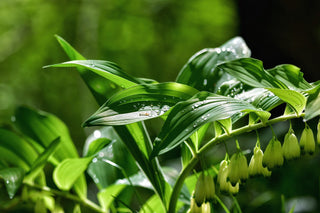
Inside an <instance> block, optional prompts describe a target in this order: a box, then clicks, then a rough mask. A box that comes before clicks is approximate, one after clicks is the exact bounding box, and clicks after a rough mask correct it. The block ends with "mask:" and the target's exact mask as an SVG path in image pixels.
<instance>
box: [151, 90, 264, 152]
mask: <svg viewBox="0 0 320 213" xmlns="http://www.w3.org/2000/svg"><path fill="white" fill-rule="evenodd" d="M249 111H253V112H255V113H257V114H258V115H259V117H260V118H261V119H262V120H263V121H265V120H267V119H268V118H269V116H270V113H269V112H266V111H263V110H259V109H257V108H255V107H254V106H253V105H251V104H249V103H247V102H245V101H241V100H237V99H234V98H230V97H225V96H220V95H217V94H213V93H208V92H200V93H198V94H197V95H195V96H194V97H193V98H191V99H189V100H187V101H184V102H179V103H178V104H177V105H176V106H175V107H174V108H173V109H172V111H171V112H170V114H169V115H168V118H167V120H166V122H165V123H164V125H163V127H162V129H161V132H160V133H159V136H158V137H157V138H156V140H155V143H154V149H153V151H152V154H151V156H152V157H154V156H157V155H158V154H163V153H165V152H168V151H170V150H172V149H173V148H175V147H176V146H178V145H179V144H181V143H182V142H183V141H184V140H186V139H187V138H188V137H189V136H190V135H191V134H192V133H194V132H195V131H196V130H197V129H199V128H200V127H201V126H202V125H204V124H206V123H208V122H212V121H217V120H223V119H226V118H229V117H231V116H232V115H235V114H237V113H241V112H249Z"/></svg>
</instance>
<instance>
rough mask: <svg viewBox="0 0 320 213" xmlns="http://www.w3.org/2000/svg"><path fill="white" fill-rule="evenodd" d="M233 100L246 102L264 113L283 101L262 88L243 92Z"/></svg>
mask: <svg viewBox="0 0 320 213" xmlns="http://www.w3.org/2000/svg"><path fill="white" fill-rule="evenodd" d="M234 98H235V99H239V100H243V101H246V102H248V103H250V104H252V105H253V106H255V107H256V108H258V109H259V108H261V109H263V110H265V111H270V110H271V109H273V108H275V107H277V106H278V105H280V104H281V103H283V101H282V100H281V99H280V98H279V97H278V96H275V95H274V94H273V93H272V92H270V91H269V90H267V89H263V88H254V89H251V90H248V91H245V92H242V93H240V94H238V95H236V96H235V97H234Z"/></svg>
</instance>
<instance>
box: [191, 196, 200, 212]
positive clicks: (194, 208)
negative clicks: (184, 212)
mask: <svg viewBox="0 0 320 213" xmlns="http://www.w3.org/2000/svg"><path fill="white" fill-rule="evenodd" d="M201 212H202V206H200V207H199V206H198V205H197V204H196V201H195V199H194V198H193V197H192V198H191V202H190V209H189V211H188V213H201Z"/></svg>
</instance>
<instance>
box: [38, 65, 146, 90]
mask: <svg viewBox="0 0 320 213" xmlns="http://www.w3.org/2000/svg"><path fill="white" fill-rule="evenodd" d="M48 67H76V68H85V69H88V70H91V71H92V72H94V73H96V74H98V75H100V76H102V77H104V78H105V79H108V80H110V81H111V82H113V83H114V84H116V85H118V86H120V87H122V88H128V87H132V86H135V85H137V84H139V83H142V82H141V81H140V80H139V79H137V78H134V77H131V76H129V75H128V74H126V73H125V72H123V71H122V70H121V68H120V67H119V66H118V65H117V64H115V63H113V62H110V61H102V60H74V61H67V62H64V63H61V64H53V65H48V66H45V67H44V68H48Z"/></svg>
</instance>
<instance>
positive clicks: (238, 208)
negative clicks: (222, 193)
mask: <svg viewBox="0 0 320 213" xmlns="http://www.w3.org/2000/svg"><path fill="white" fill-rule="evenodd" d="M231 196H232V199H233V202H234V204H235V206H236V208H237V210H238V213H242V211H241V208H240V205H239V203H238V200H237V198H236V197H235V196H233V195H231Z"/></svg>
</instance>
